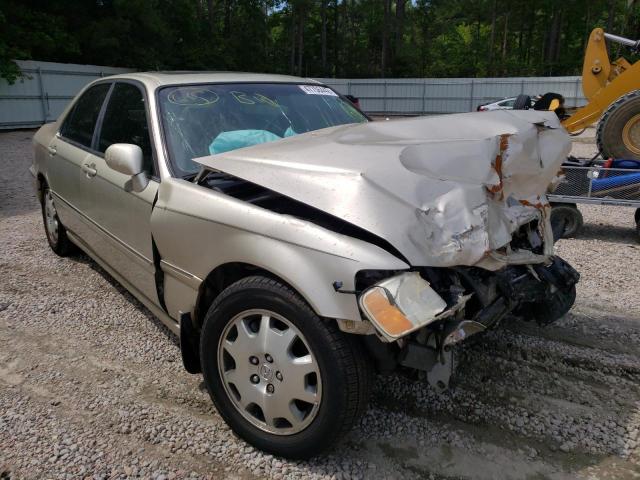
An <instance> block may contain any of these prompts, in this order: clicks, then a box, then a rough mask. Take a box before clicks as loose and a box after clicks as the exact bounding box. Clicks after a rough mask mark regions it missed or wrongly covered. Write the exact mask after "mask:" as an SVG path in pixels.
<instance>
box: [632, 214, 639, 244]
mask: <svg viewBox="0 0 640 480" xmlns="http://www.w3.org/2000/svg"><path fill="white" fill-rule="evenodd" d="M633 218H634V219H635V221H636V233H637V234H638V242H640V208H636V213H635V214H634V216H633Z"/></svg>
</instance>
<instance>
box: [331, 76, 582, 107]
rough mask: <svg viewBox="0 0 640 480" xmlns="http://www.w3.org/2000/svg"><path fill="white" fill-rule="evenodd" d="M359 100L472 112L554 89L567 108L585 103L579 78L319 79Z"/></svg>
mask: <svg viewBox="0 0 640 480" xmlns="http://www.w3.org/2000/svg"><path fill="white" fill-rule="evenodd" d="M320 80H322V81H323V82H325V83H326V84H328V85H330V86H332V87H333V88H335V89H336V90H337V91H339V92H340V93H342V94H345V95H346V94H350V95H353V96H354V97H357V98H358V99H359V100H360V107H361V108H362V109H363V110H364V111H365V112H367V113H380V114H391V115H392V114H401V115H420V114H430V113H460V112H470V111H474V110H475V109H476V108H477V107H478V105H480V104H483V103H488V102H491V101H494V100H498V99H501V98H504V97H515V96H517V95H519V94H521V93H526V94H527V95H531V96H533V95H539V94H544V93H546V92H556V93H559V94H561V95H562V96H564V97H565V101H566V106H567V107H576V106H582V105H584V104H585V103H587V101H586V99H585V98H584V96H583V93H582V79H581V77H510V78H397V79H371V78H370V79H360V80H356V79H336V78H325V79H320Z"/></svg>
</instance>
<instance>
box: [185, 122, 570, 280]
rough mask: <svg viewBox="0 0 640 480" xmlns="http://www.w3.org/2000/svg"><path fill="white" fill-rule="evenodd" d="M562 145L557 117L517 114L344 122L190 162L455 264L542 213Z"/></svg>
mask: <svg viewBox="0 0 640 480" xmlns="http://www.w3.org/2000/svg"><path fill="white" fill-rule="evenodd" d="M570 148H571V143H570V139H569V136H568V135H567V133H566V131H565V130H564V129H563V128H562V127H561V125H560V123H559V121H558V118H557V116H556V115H555V113H553V112H538V111H515V110H514V111H494V112H482V113H464V114H455V115H442V116H432V117H418V118H411V119H405V120H397V121H387V122H371V123H365V124H357V125H345V126H340V127H333V128H327V129H323V130H319V131H315V132H309V133H306V134H303V135H298V136H296V137H291V138H287V139H283V140H279V141H276V142H272V143H267V144H262V145H256V146H253V147H248V148H242V149H238V150H234V151H231V152H227V153H223V154H219V155H212V156H208V157H202V158H198V159H196V161H197V162H199V163H200V164H202V165H203V166H204V167H205V168H209V169H212V170H220V171H223V172H226V173H228V174H230V175H233V176H235V177H238V178H242V179H245V180H247V181H250V182H252V183H255V184H258V185H261V186H263V187H265V188H268V189H270V190H273V191H276V192H278V193H280V194H282V195H285V196H288V197H290V198H293V199H295V200H298V201H300V202H303V203H306V204H308V205H311V206H313V207H315V208H318V209H321V210H323V211H326V212H327V213H330V214H332V215H334V216H336V217H339V218H341V219H343V220H345V221H347V222H350V223H352V224H355V225H357V226H359V227H361V228H363V229H366V230H368V231H370V232H371V233H373V234H375V235H378V236H379V237H382V238H384V239H385V240H387V241H388V242H389V243H391V244H392V245H393V246H394V247H395V248H397V249H398V251H400V252H401V253H402V254H403V255H404V256H405V257H406V258H407V259H408V260H409V262H410V263H411V264H412V265H416V266H418V265H419V266H454V265H476V264H478V263H479V262H484V263H487V262H486V261H485V260H486V259H487V257H489V256H490V255H491V252H493V251H495V250H496V249H500V248H501V247H504V246H505V245H507V244H508V243H509V242H510V241H511V234H512V233H513V232H514V231H515V230H516V229H517V228H518V227H519V226H520V225H523V224H524V223H527V222H529V221H531V220H533V219H534V218H540V217H541V216H542V217H544V216H545V213H544V212H545V209H546V207H547V206H548V203H547V201H546V198H545V196H544V193H545V192H546V190H547V186H548V185H549V183H550V182H551V181H552V180H553V179H554V178H555V177H556V174H557V172H558V170H559V168H560V165H561V163H562V162H563V160H564V159H565V158H566V156H567V154H568V152H569V150H570ZM546 224H547V225H548V222H546ZM546 237H547V238H549V236H548V235H547V236H546ZM487 268H498V267H497V266H495V265H493V267H491V266H487Z"/></svg>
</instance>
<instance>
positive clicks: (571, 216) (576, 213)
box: [551, 203, 584, 240]
mask: <svg viewBox="0 0 640 480" xmlns="http://www.w3.org/2000/svg"><path fill="white" fill-rule="evenodd" d="M583 223H584V219H583V218H582V214H581V213H580V210H578V206H577V205H575V204H573V203H556V204H553V205H552V208H551V229H552V230H553V239H554V240H560V239H561V238H570V237H574V236H576V235H577V233H578V232H579V231H580V229H581V228H582V225H583Z"/></svg>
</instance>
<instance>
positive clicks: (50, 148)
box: [47, 146, 58, 157]
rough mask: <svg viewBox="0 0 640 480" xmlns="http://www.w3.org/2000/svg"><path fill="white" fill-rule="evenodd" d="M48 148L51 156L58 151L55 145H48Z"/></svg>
mask: <svg viewBox="0 0 640 480" xmlns="http://www.w3.org/2000/svg"><path fill="white" fill-rule="evenodd" d="M47 150H49V156H51V157H53V156H54V155H55V154H56V153H58V151H57V150H56V147H55V146H49V147H47Z"/></svg>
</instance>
